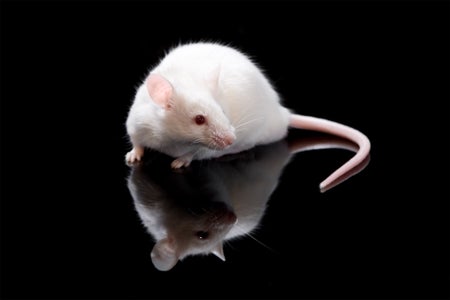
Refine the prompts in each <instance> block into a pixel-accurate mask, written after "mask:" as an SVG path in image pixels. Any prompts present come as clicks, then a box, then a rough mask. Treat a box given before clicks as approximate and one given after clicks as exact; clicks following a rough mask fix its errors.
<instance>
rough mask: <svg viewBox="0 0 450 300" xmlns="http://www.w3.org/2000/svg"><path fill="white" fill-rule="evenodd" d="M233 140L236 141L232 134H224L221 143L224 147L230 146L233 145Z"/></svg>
mask: <svg viewBox="0 0 450 300" xmlns="http://www.w3.org/2000/svg"><path fill="white" fill-rule="evenodd" d="M235 140H236V136H235V135H234V133H229V134H226V135H225V136H224V137H223V142H224V144H225V145H226V146H230V145H231V144H233V143H234V141H235Z"/></svg>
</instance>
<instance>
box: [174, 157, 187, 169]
mask: <svg viewBox="0 0 450 300" xmlns="http://www.w3.org/2000/svg"><path fill="white" fill-rule="evenodd" d="M190 164H191V160H190V159H186V158H184V157H178V158H177V159H175V160H174V161H173V162H172V164H171V165H170V166H171V167H172V169H180V168H182V167H188V166H189V165H190Z"/></svg>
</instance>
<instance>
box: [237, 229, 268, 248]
mask: <svg viewBox="0 0 450 300" xmlns="http://www.w3.org/2000/svg"><path fill="white" fill-rule="evenodd" d="M235 226H236V228H237V229H238V230H239V231H241V233H243V234H244V235H245V236H248V237H250V238H251V239H252V240H254V241H255V242H257V243H258V244H260V245H261V246H263V247H264V248H266V249H268V250H270V251H271V252H276V251H275V250H273V249H272V248H271V247H269V246H267V245H266V244H264V243H263V242H261V241H260V240H258V239H257V238H255V237H254V236H253V235H252V234H251V233H250V232H245V231H244V230H243V229H241V228H240V227H239V226H238V224H236V225H235Z"/></svg>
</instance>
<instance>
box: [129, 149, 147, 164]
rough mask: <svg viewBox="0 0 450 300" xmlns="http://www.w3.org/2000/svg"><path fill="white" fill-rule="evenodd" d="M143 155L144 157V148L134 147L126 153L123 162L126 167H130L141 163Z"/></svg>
mask: <svg viewBox="0 0 450 300" xmlns="http://www.w3.org/2000/svg"><path fill="white" fill-rule="evenodd" d="M143 155H144V148H141V147H134V148H133V149H132V150H131V151H130V152H128V153H127V154H126V155H125V162H126V163H127V164H128V165H132V164H134V163H136V162H139V161H141V158H142V156H143Z"/></svg>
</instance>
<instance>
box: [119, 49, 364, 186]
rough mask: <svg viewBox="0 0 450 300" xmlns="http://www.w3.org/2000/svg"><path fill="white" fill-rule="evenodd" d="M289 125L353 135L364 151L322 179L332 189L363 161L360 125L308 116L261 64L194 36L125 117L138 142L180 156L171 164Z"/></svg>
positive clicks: (275, 134)
mask: <svg viewBox="0 0 450 300" xmlns="http://www.w3.org/2000/svg"><path fill="white" fill-rule="evenodd" d="M289 127H295V128H300V129H307V130H315V131H321V132H326V133H330V134H333V135H337V136H341V137H344V138H347V139H350V140H351V141H353V142H355V143H357V144H358V146H359V151H358V152H357V153H356V155H355V156H354V157H352V158H351V159H350V160H349V161H348V162H347V163H346V164H344V165H343V166H342V167H340V168H339V169H338V170H336V171H335V172H334V173H333V174H331V175H330V176H329V177H328V178H327V179H326V180H325V181H323V182H322V183H321V185H320V188H321V190H326V189H327V187H328V186H331V185H332V184H333V182H335V181H336V180H337V179H338V178H339V177H341V176H343V175H345V173H347V172H349V170H351V169H352V168H354V167H356V166H357V165H358V164H360V163H361V162H362V161H363V160H364V159H365V158H367V156H368V155H369V151H370V141H369V139H368V138H367V137H366V136H365V135H364V134H362V133H361V132H360V131H358V130H356V129H353V128H351V127H348V126H346V125H343V124H339V123H336V122H333V121H329V120H325V119H321V118H314V117H309V116H303V115H299V114H295V113H293V112H291V111H290V110H289V109H288V108H286V107H284V106H283V105H282V104H281V100H280V96H279V94H278V93H277V91H276V90H275V88H274V86H273V85H272V84H271V82H270V81H269V79H268V77H267V76H266V75H265V74H264V73H263V71H262V70H261V69H260V68H259V67H258V66H257V65H256V63H254V62H253V61H252V60H251V59H250V58H249V57H248V56H247V55H245V54H244V53H242V52H241V51H239V50H237V49H235V48H232V47H229V46H226V45H222V44H218V43H207V42H200V43H189V44H183V45H179V46H177V47H175V48H173V49H172V50H170V51H169V52H168V53H167V54H166V56H165V57H164V58H163V59H162V60H161V61H160V63H159V64H158V65H157V66H156V67H155V68H153V69H152V70H151V71H150V72H149V74H148V76H147V77H146V79H145V80H144V82H143V83H142V84H141V85H140V86H139V88H138V90H137V93H136V96H135V99H134V101H133V104H132V105H131V107H130V110H129V113H128V118H127V121H126V128H127V133H128V135H129V138H130V141H131V144H132V146H133V149H132V150H131V151H130V152H128V153H127V154H126V161H127V163H134V162H136V161H139V160H141V158H142V156H143V154H144V148H151V149H155V150H157V151H160V152H162V153H165V154H167V155H170V156H172V157H174V158H175V159H174V161H173V162H172V164H171V166H172V168H181V167H186V166H189V164H190V163H191V161H192V160H201V159H209V158H215V157H220V156H223V155H227V154H233V153H238V152H242V151H245V150H248V149H251V148H253V147H255V146H257V145H264V144H269V143H272V142H275V141H278V140H280V139H283V138H284V137H286V135H287V133H288V129H289Z"/></svg>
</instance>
